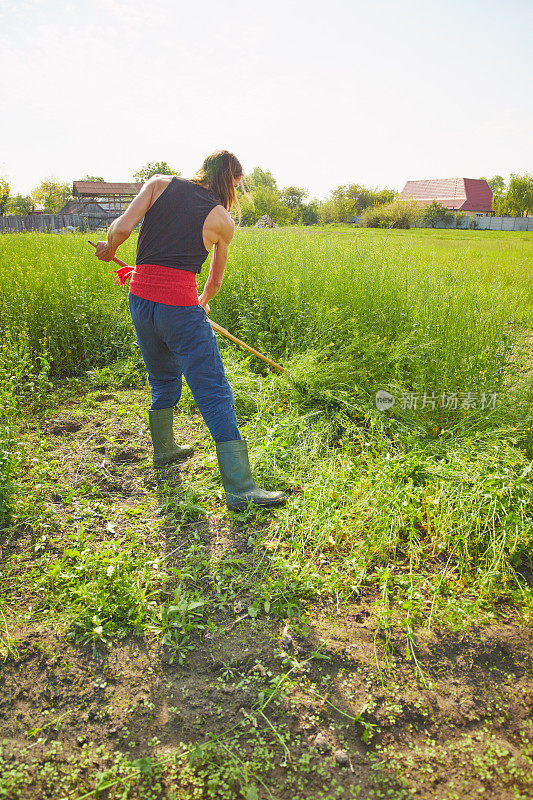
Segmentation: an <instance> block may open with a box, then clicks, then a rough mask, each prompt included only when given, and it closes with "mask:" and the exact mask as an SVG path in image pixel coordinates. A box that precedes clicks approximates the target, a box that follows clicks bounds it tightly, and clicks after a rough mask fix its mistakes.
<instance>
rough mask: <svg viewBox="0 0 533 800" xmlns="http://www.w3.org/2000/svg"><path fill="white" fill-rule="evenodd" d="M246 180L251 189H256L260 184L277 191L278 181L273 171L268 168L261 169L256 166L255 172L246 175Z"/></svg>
mask: <svg viewBox="0 0 533 800" xmlns="http://www.w3.org/2000/svg"><path fill="white" fill-rule="evenodd" d="M245 181H246V183H247V184H248V186H249V187H250V189H256V188H258V187H259V186H265V187H266V188H267V189H271V191H273V192H276V191H277V189H278V183H277V181H276V179H275V177H274V176H273V175H272V173H271V172H269V171H268V170H264V169H261V167H256V168H255V169H254V170H253V172H251V173H250V174H249V175H246V176H245Z"/></svg>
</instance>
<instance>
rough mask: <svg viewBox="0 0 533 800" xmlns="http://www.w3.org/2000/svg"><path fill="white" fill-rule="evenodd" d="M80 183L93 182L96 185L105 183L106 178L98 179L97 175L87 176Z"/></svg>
mask: <svg viewBox="0 0 533 800" xmlns="http://www.w3.org/2000/svg"><path fill="white" fill-rule="evenodd" d="M80 181H93V182H94V183H105V178H97V177H96V175H86V176H85V177H84V178H80Z"/></svg>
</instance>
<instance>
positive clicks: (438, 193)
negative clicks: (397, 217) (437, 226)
mask: <svg viewBox="0 0 533 800" xmlns="http://www.w3.org/2000/svg"><path fill="white" fill-rule="evenodd" d="M400 197H403V198H405V199H406V200H407V199H413V200H417V201H418V203H419V204H420V205H423V206H427V205H429V204H430V203H432V202H433V200H437V202H438V203H440V204H441V205H443V206H444V207H445V208H450V209H455V210H456V211H492V190H491V188H490V186H489V185H488V183H487V181H485V180H478V179H476V178H435V179H431V180H424V181H407V183H406V184H405V186H404V187H403V189H402V191H401V193H400Z"/></svg>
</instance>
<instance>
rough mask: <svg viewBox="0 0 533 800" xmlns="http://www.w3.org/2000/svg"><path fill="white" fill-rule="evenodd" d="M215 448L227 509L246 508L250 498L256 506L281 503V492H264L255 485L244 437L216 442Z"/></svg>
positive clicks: (283, 497) (283, 498) (283, 499)
mask: <svg viewBox="0 0 533 800" xmlns="http://www.w3.org/2000/svg"><path fill="white" fill-rule="evenodd" d="M216 448H217V457H218V466H219V467H220V474H221V476H222V483H223V484H224V489H225V492H226V503H227V506H228V508H229V509H231V510H232V511H239V510H240V509H242V508H246V506H247V505H248V503H249V502H250V500H251V501H252V503H255V504H256V505H258V506H281V505H283V503H284V502H285V499H286V498H285V495H284V494H283V492H266V491H265V490H264V489H260V488H259V487H258V486H256V485H255V483H254V479H253V478H252V473H251V470H250V462H249V460H248V447H247V445H246V441H245V440H244V439H235V440H233V441H231V442H217V445H216Z"/></svg>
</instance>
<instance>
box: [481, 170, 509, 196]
mask: <svg viewBox="0 0 533 800" xmlns="http://www.w3.org/2000/svg"><path fill="white" fill-rule="evenodd" d="M479 180H480V181H487V183H488V184H489V186H490V188H491V189H492V193H493V194H495V195H501V194H503V193H504V192H505V181H504V179H503V178H502V176H501V175H493V177H492V178H480V179H479Z"/></svg>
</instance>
